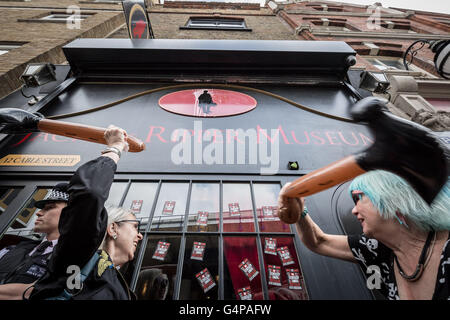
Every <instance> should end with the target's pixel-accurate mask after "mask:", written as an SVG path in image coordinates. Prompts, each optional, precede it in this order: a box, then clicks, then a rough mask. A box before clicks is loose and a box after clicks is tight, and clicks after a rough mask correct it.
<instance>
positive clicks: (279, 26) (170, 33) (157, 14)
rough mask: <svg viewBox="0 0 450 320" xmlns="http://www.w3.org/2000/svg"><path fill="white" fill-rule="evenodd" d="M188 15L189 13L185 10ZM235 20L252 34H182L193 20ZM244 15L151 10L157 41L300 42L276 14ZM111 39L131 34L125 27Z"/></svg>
mask: <svg viewBox="0 0 450 320" xmlns="http://www.w3.org/2000/svg"><path fill="white" fill-rule="evenodd" d="M185 12H186V10H185ZM213 13H215V14H216V16H221V15H222V16H231V15H232V16H233V17H240V18H243V19H244V20H245V23H246V25H247V27H248V28H250V29H252V31H251V32H242V31H234V30H227V31H224V30H181V29H180V27H182V26H184V25H185V24H186V22H187V21H188V20H189V18H190V17H192V16H213ZM240 13H241V12H240V11H231V12H230V11H227V10H226V11H220V10H196V11H191V10H188V13H183V12H173V11H172V12H170V11H169V12H163V11H158V10H155V11H154V10H151V11H150V13H149V18H150V21H151V24H152V27H153V32H154V34H155V38H157V39H237V40H239V39H241V40H296V39H298V37H296V36H295V35H294V33H293V32H292V30H290V28H289V27H288V26H287V25H286V24H284V23H283V22H282V21H281V20H280V19H279V18H278V17H277V16H275V15H274V14H265V13H261V14H253V15H250V14H248V11H246V13H245V14H240ZM111 38H128V32H127V30H126V26H125V25H124V26H123V27H122V28H121V29H120V30H118V31H117V32H116V33H114V34H113V35H112V36H111Z"/></svg>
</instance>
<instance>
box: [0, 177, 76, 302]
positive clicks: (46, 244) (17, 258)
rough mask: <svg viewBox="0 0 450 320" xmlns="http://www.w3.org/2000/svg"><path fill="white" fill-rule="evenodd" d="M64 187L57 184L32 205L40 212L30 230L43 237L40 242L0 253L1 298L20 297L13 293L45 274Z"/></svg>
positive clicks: (56, 234)
mask: <svg viewBox="0 0 450 320" xmlns="http://www.w3.org/2000/svg"><path fill="white" fill-rule="evenodd" d="M67 186H68V184H67V183H60V184H58V185H56V186H55V187H54V188H53V189H52V190H51V192H50V194H48V195H47V196H46V197H45V198H44V199H43V200H40V201H37V202H36V203H35V206H36V207H37V208H39V209H40V210H39V211H38V212H37V213H36V216H37V219H36V221H35V225H34V229H33V230H34V232H37V233H42V234H44V235H45V236H44V238H43V240H42V241H35V240H31V239H27V240H24V241H21V242H20V243H19V244H17V245H13V246H9V247H6V248H4V249H2V250H0V299H13V298H19V297H20V295H19V296H17V297H16V294H19V293H20V292H23V289H24V288H26V287H27V286H29V285H30V284H31V283H34V282H35V281H36V280H38V279H39V278H40V277H42V276H43V275H44V274H45V273H46V271H47V263H48V261H49V260H50V257H51V254H52V251H53V248H54V247H55V246H56V244H57V242H58V238H59V230H58V223H59V217H60V215H61V211H62V209H63V208H64V207H66V206H67V201H68V199H69V194H68V193H67V192H66V191H67Z"/></svg>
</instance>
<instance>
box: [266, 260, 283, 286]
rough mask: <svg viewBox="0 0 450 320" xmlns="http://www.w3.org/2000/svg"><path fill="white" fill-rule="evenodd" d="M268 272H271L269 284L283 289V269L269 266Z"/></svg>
mask: <svg viewBox="0 0 450 320" xmlns="http://www.w3.org/2000/svg"><path fill="white" fill-rule="evenodd" d="M267 270H268V271H269V284H270V285H272V286H278V287H281V267H280V266H274V265H270V264H269V265H268V266H267Z"/></svg>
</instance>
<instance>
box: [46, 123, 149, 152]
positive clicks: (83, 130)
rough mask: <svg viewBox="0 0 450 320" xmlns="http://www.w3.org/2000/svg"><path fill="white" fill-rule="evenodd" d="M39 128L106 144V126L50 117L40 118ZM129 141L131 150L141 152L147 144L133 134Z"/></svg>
mask: <svg viewBox="0 0 450 320" xmlns="http://www.w3.org/2000/svg"><path fill="white" fill-rule="evenodd" d="M38 128H39V130H40V131H42V132H47V133H52V134H57V135H60V136H65V137H69V138H75V139H79V140H85V141H90V142H95V143H101V144H106V141H105V137H104V134H105V131H106V129H105V128H100V127H94V126H88V125H84V124H79V123H71V122H65V121H58V120H49V119H42V120H40V121H39V124H38ZM127 142H128V145H129V147H130V150H129V151H130V152H141V151H142V150H144V149H145V144H144V143H143V142H142V141H141V140H139V139H137V138H135V137H133V136H128V137H127Z"/></svg>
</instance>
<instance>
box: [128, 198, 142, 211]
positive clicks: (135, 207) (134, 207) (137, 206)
mask: <svg viewBox="0 0 450 320" xmlns="http://www.w3.org/2000/svg"><path fill="white" fill-rule="evenodd" d="M143 203H144V200H133V201H132V202H131V207H130V210H131V211H133V213H134V214H139V213H140V212H141V209H142V204H143Z"/></svg>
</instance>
